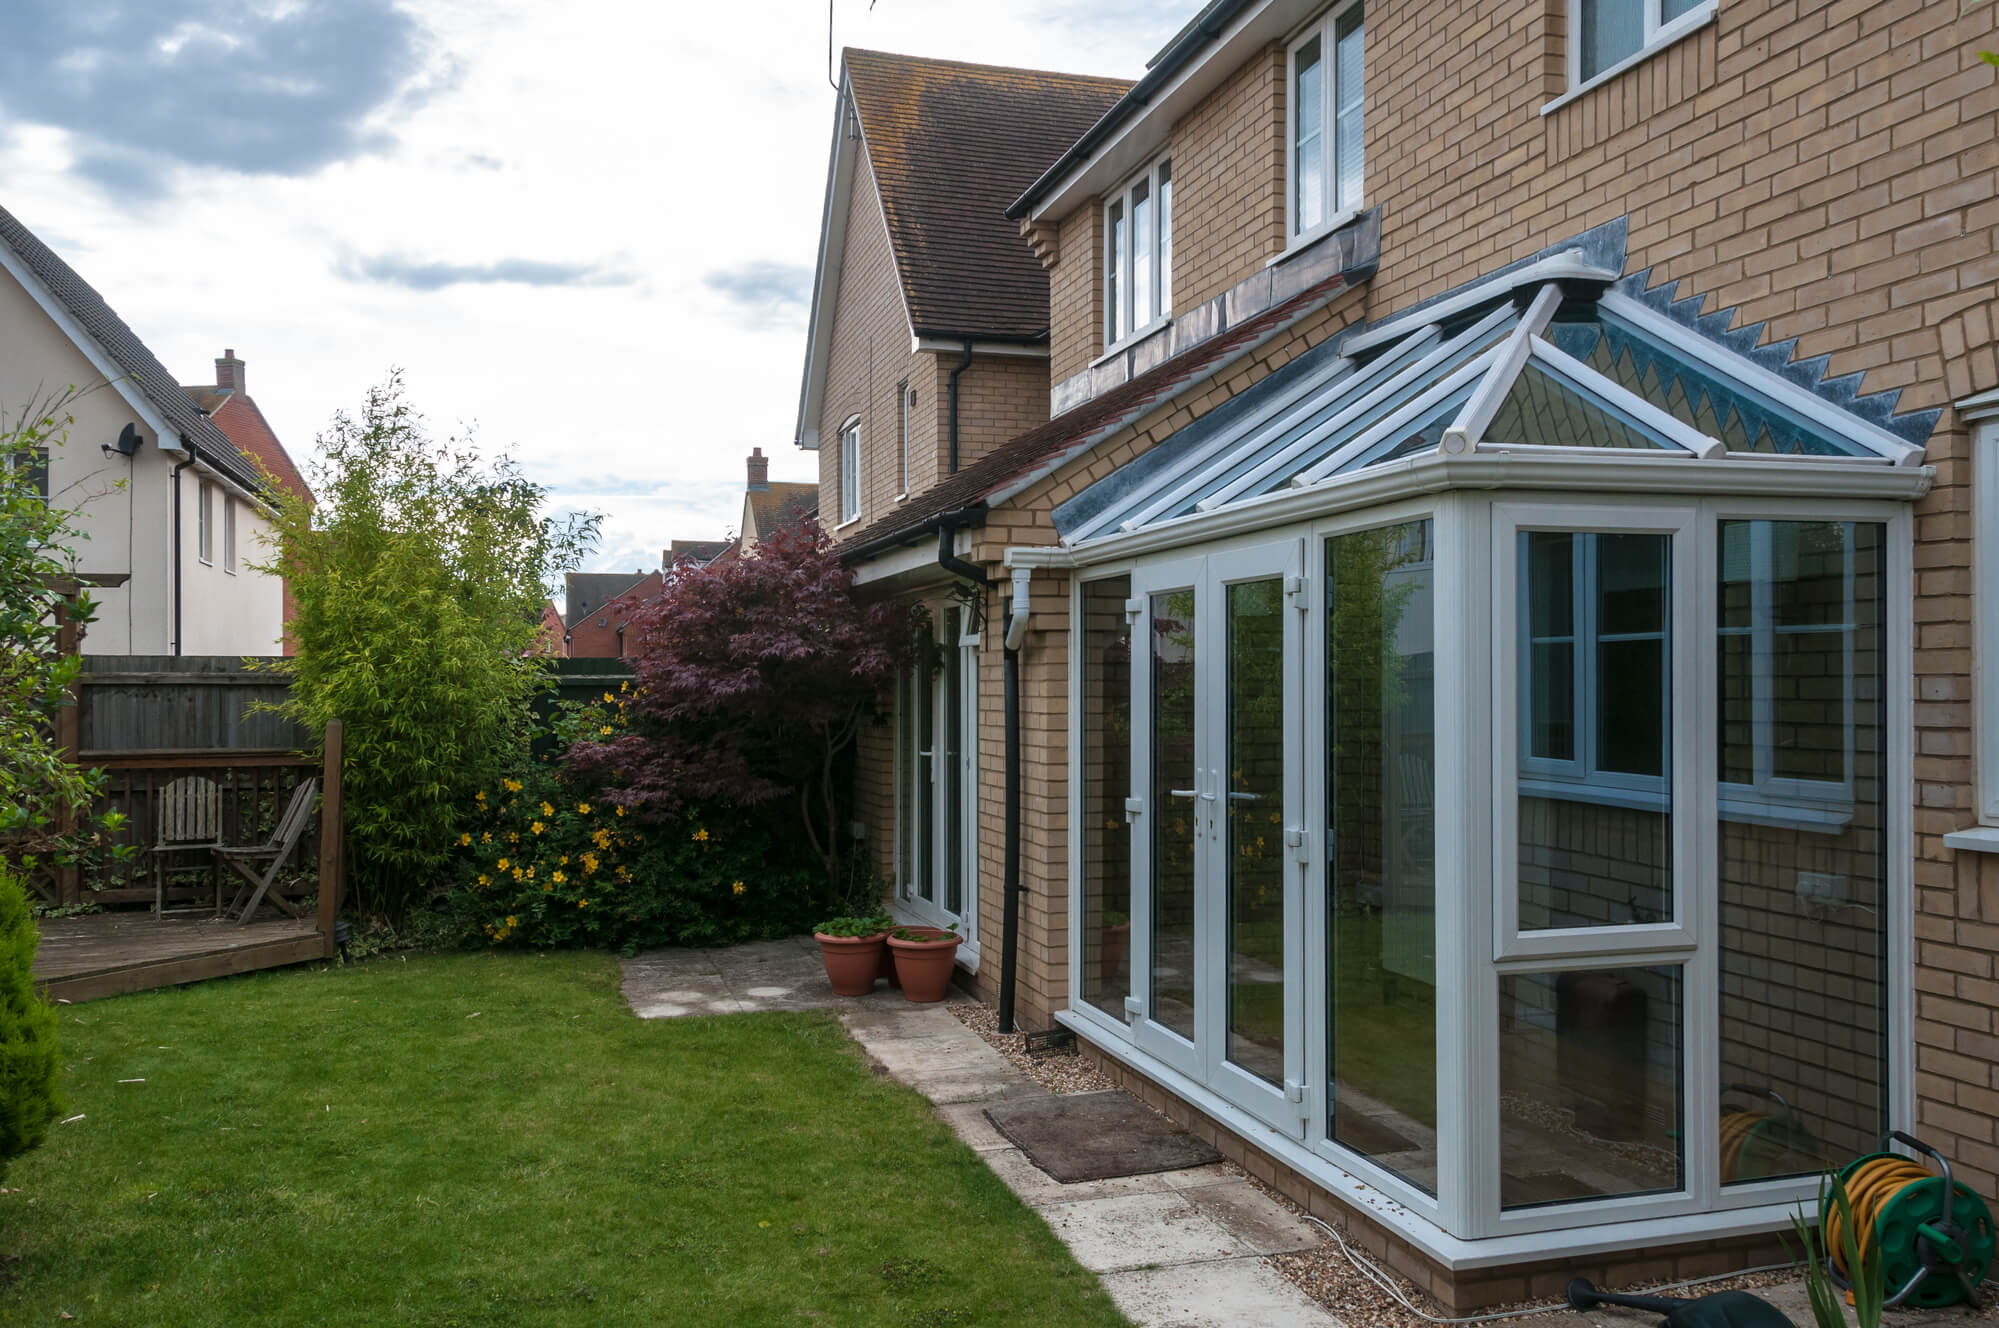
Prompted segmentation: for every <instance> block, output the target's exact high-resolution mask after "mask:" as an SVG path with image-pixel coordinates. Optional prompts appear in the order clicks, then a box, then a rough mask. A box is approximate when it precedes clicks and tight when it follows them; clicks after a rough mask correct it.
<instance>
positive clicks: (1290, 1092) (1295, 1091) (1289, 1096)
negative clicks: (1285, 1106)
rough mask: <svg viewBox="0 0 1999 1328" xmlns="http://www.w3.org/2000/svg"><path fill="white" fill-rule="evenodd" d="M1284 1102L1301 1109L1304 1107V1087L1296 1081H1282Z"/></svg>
mask: <svg viewBox="0 0 1999 1328" xmlns="http://www.w3.org/2000/svg"><path fill="white" fill-rule="evenodd" d="M1284 1100H1285V1101H1286V1102H1295V1103H1297V1104H1298V1105H1299V1106H1301V1107H1302V1106H1304V1105H1305V1085H1303V1084H1301V1083H1299V1082H1298V1081H1297V1080H1296V1079H1286V1080H1285V1081H1284Z"/></svg>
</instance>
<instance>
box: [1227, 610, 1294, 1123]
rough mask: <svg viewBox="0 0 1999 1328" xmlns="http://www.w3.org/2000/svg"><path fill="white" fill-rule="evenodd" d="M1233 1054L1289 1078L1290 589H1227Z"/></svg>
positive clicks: (1272, 1075) (1273, 1078) (1270, 1076)
mask: <svg viewBox="0 0 1999 1328" xmlns="http://www.w3.org/2000/svg"><path fill="white" fill-rule="evenodd" d="M1226 602H1227V613H1228V695H1227V698H1226V700H1225V702H1224V704H1225V705H1226V706H1227V713H1228V757H1227V761H1228V765H1227V769H1228V772H1229V775H1228V781H1227V786H1226V788H1227V795H1228V796H1227V803H1228V838H1227V842H1226V845H1225V847H1226V850H1227V858H1226V861H1227V863H1228V869H1227V870H1228V916H1229V934H1228V982H1229V989H1228V990H1229V1022H1228V1028H1229V1040H1228V1057H1229V1060H1230V1061H1232V1062H1233V1063H1235V1064H1236V1065H1239V1066H1241V1067H1242V1068H1243V1069H1245V1070H1248V1071H1249V1072H1250V1073H1251V1074H1254V1075H1256V1076H1257V1077H1259V1078H1261V1079H1265V1080H1268V1081H1269V1082H1271V1083H1273V1084H1279V1085H1282V1084H1283V1082H1284V880H1285V875H1286V870H1285V865H1284V863H1285V857H1284V586H1283V582H1282V581H1279V580H1277V579H1274V578H1273V579H1271V580H1267V581H1248V582H1244V583H1242V584H1240V585H1233V586H1229V587H1228V588H1227V593H1226Z"/></svg>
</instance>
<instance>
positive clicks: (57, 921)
mask: <svg viewBox="0 0 1999 1328" xmlns="http://www.w3.org/2000/svg"><path fill="white" fill-rule="evenodd" d="M41 927H42V945H41V949H40V950H39V951H37V952H36V955H35V981H36V982H38V983H39V984H41V985H42V986H43V987H44V988H45V989H46V990H47V991H48V994H49V995H50V997H51V998H53V999H56V1000H62V1001H71V1002H77V1001H94V1000H96V999H98V998H99V997H101V996H122V995H125V994H126V993H127V992H134V991H146V990H148V989H150V988H153V987H171V986H174V985H176V984H178V983H182V982H200V981H202V980H203V979H205V978H216V977H224V976H226V975H228V974H231V973H248V972H251V971H253V970H255V969H259V968H278V967H281V966H283V965H285V964H302V963H305V962H307V961H309V960H313V959H323V958H325V957H326V956H327V955H328V953H329V950H330V947H329V946H328V945H327V943H326V939H325V937H324V936H322V935H321V933H320V931H319V929H318V927H317V926H316V925H315V924H314V922H313V921H312V919H310V918H307V919H305V920H303V921H294V920H292V919H290V918H280V919H277V920H275V921H270V922H252V923H250V924H249V925H248V926H243V927H239V926H237V925H236V924H235V923H233V922H229V921H223V920H217V919H212V918H206V917H195V918H177V917H172V916H168V917H166V918H163V919H162V918H156V917H154V916H153V915H152V914H151V913H149V912H129V913H92V914H88V915H85V916H83V917H74V918H44V919H42V923H41Z"/></svg>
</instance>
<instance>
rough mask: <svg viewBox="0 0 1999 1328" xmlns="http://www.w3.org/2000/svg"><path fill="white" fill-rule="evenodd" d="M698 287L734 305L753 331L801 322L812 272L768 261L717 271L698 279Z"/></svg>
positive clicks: (810, 293)
mask: <svg viewBox="0 0 1999 1328" xmlns="http://www.w3.org/2000/svg"><path fill="white" fill-rule="evenodd" d="M701 284H702V285H704V286H706V287H707V288H708V289H709V290H711V291H714V292H715V293H716V294H718V295H720V296H721V297H722V298H723V299H725V300H727V301H728V302H729V303H730V304H732V305H734V306H735V307H736V312H737V314H738V315H739V316H740V317H741V318H742V320H743V321H744V322H745V323H748V324H750V325H751V326H755V327H767V326H771V325H783V324H789V323H794V322H798V321H801V320H803V318H804V317H805V311H806V307H807V305H809V304H810V303H811V301H812V269H811V268H809V267H802V266H800V265H798V264H796V263H775V262H772V261H771V260H769V259H767V258H759V259H755V260H753V261H751V262H748V263H742V264H739V265H737V266H736V267H724V268H716V269H715V270H714V271H712V272H709V273H708V274H706V275H705V276H703V277H702V278H701Z"/></svg>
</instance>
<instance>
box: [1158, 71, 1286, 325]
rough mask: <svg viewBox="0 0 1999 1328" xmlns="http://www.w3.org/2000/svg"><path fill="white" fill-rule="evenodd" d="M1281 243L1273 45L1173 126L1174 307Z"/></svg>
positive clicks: (1205, 296) (1202, 295)
mask: <svg viewBox="0 0 1999 1328" xmlns="http://www.w3.org/2000/svg"><path fill="white" fill-rule="evenodd" d="M1283 248H1284V48H1283V46H1281V45H1277V44H1275V43H1273V44H1272V45H1271V46H1270V47H1268V48H1267V49H1266V50H1265V51H1264V52H1263V53H1262V54H1261V55H1259V56H1257V57H1256V58H1254V59H1252V60H1249V61H1248V62H1246V63H1245V64H1244V65H1243V66H1242V67H1241V68H1240V69H1238V70H1236V71H1235V73H1233V74H1232V75H1230V76H1229V79H1228V81H1227V82H1225V83H1223V84H1222V86H1221V87H1219V88H1217V89H1215V91H1214V92H1213V93H1212V94H1210V95H1209V96H1208V97H1207V98H1206V99H1205V100H1204V101H1203V102H1202V103H1201V105H1200V106H1198V107H1197V108H1195V110H1194V111H1193V112H1192V113H1191V114H1189V115H1187V116H1186V117H1185V118H1184V119H1182V120H1181V121H1180V122H1179V123H1178V124H1176V125H1174V126H1173V307H1174V308H1175V309H1176V310H1186V309H1192V308H1194V307H1195V306H1196V305H1199V304H1201V303H1203V302H1205V301H1207V300H1211V299H1213V298H1214V297H1215V296H1217V295H1220V294H1221V293H1222V292H1223V291H1225V290H1227V289H1228V288H1229V287H1231V286H1233V285H1235V284H1236V283H1237V282H1238V281H1241V280H1242V279H1243V278H1244V277H1246V276H1249V275H1251V274H1252V273H1254V272H1256V271H1257V270H1259V269H1261V268H1262V266H1263V264H1264V262H1265V261H1266V260H1267V259H1269V257H1270V256H1271V255H1272V254H1275V253H1277V252H1279V251H1280V250H1282V249H1283Z"/></svg>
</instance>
